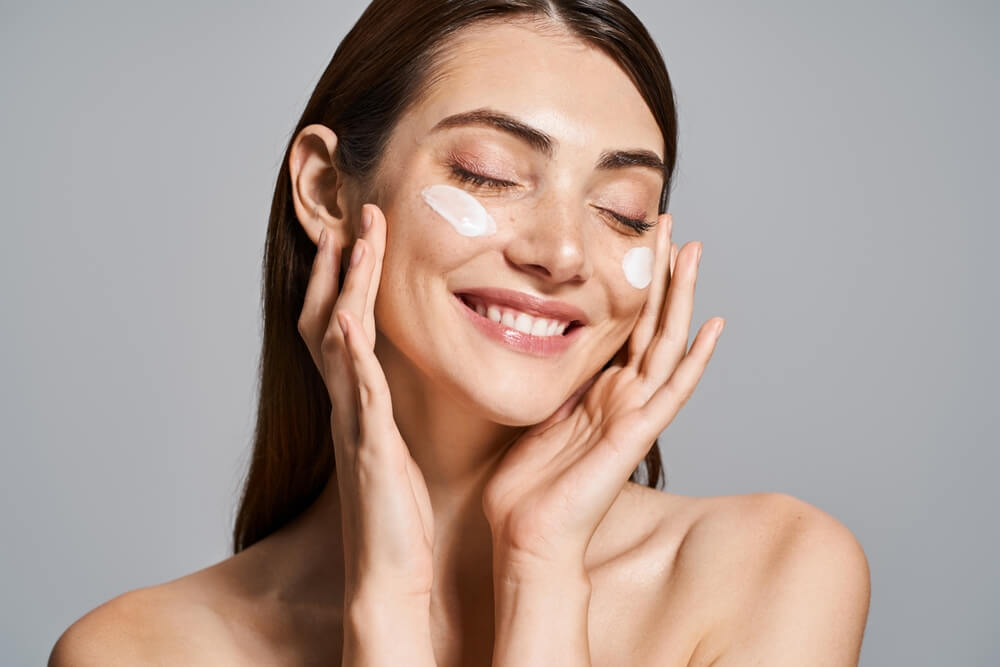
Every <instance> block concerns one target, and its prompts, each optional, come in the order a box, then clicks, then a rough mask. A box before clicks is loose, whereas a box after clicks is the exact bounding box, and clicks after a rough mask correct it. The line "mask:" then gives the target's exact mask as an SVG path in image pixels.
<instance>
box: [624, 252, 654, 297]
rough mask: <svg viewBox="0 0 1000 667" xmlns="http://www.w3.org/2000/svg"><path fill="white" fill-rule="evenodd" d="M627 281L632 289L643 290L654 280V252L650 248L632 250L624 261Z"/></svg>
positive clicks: (626, 254)
mask: <svg viewBox="0 0 1000 667" xmlns="http://www.w3.org/2000/svg"><path fill="white" fill-rule="evenodd" d="M622 269H623V270H624V271H625V280H627V281H628V282H629V284H630V285H632V287H635V288H637V289H643V288H644V287H646V286H647V285H649V283H650V282H651V281H652V280H653V251H652V250H651V249H649V248H646V247H642V248H632V249H631V250H629V251H628V252H627V253H625V257H624V258H623V259H622Z"/></svg>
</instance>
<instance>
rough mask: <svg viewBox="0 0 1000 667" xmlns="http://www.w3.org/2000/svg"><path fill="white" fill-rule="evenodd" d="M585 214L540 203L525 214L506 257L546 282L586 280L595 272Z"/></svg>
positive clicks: (517, 226) (568, 207)
mask: <svg viewBox="0 0 1000 667" xmlns="http://www.w3.org/2000/svg"><path fill="white" fill-rule="evenodd" d="M585 222H586V220H585V218H584V216H583V214H582V213H581V212H579V211H577V210H576V209H574V208H573V207H571V206H541V205H539V206H537V207H535V208H534V209H533V210H531V211H530V212H526V213H525V214H523V218H522V220H521V224H516V225H515V227H516V233H515V235H514V237H513V238H512V239H511V241H510V243H508V244H507V246H506V248H505V249H504V254H505V255H506V257H507V260H508V261H509V262H511V263H512V264H514V265H515V266H517V267H518V268H519V269H521V270H522V271H525V272H527V273H530V274H532V275H536V276H539V277H541V278H543V279H544V280H545V281H547V282H553V283H564V282H584V281H586V280H587V279H588V278H590V275H591V273H592V267H591V258H590V254H589V253H588V252H587V239H586V234H585V229H584V223H585Z"/></svg>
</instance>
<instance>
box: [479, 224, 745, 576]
mask: <svg viewBox="0 0 1000 667" xmlns="http://www.w3.org/2000/svg"><path fill="white" fill-rule="evenodd" d="M671 226H672V218H671V216H670V215H669V214H664V215H663V216H661V220H660V225H659V226H658V234H657V240H656V245H657V247H656V259H655V267H654V270H653V281H652V283H651V285H652V287H651V289H650V293H649V295H648V298H647V301H646V304H645V306H644V307H643V310H642V312H641V314H640V315H639V318H638V320H637V321H636V324H635V327H634V328H633V330H632V333H631V335H630V337H629V339H628V341H627V342H626V344H625V345H624V346H623V347H622V349H621V351H620V352H619V353H618V355H616V357H615V359H614V361H613V363H612V364H611V366H610V367H609V368H607V369H606V370H603V371H601V372H599V373H597V374H596V375H595V376H594V377H592V378H590V379H589V380H588V381H587V382H586V383H585V384H584V385H583V386H582V387H580V388H579V389H578V390H577V391H576V392H575V393H574V394H573V395H572V396H570V398H569V399H567V400H566V401H565V403H564V404H563V405H562V406H561V407H560V408H559V409H558V410H557V411H556V412H555V413H554V414H553V415H552V416H550V417H549V418H548V419H546V420H545V421H544V422H542V423H541V424H537V425H535V426H533V427H531V428H530V429H528V430H527V431H526V432H525V433H523V434H522V435H521V436H520V437H519V438H518V439H517V440H516V441H515V442H514V443H513V444H512V445H511V447H510V450H509V451H508V452H507V454H506V455H505V456H504V458H503V460H501V462H500V463H499V464H498V468H497V470H496V472H495V473H494V474H493V476H492V477H491V478H490V479H489V481H488V483H487V485H486V488H485V490H484V493H483V511H484V513H485V515H486V518H487V520H488V521H489V524H490V528H491V531H492V534H493V545H494V546H493V550H494V558H495V560H496V559H500V560H501V561H503V563H504V565H505V566H507V567H514V568H515V569H517V568H529V569H531V570H533V571H536V572H537V571H538V569H539V568H541V570H542V571H545V570H552V568H554V567H567V566H568V567H574V568H582V565H583V556H584V553H585V552H586V549H587V545H588V544H589V543H590V539H591V537H593V535H594V532H595V531H596V529H597V526H598V524H599V523H600V521H601V519H602V518H603V517H604V515H605V514H606V513H607V511H608V510H609V509H610V508H611V505H612V504H613V502H614V500H615V498H616V497H617V496H618V494H619V492H620V491H621V490H622V488H623V486H624V485H625V483H626V482H627V481H628V479H629V476H630V475H631V474H632V471H633V470H635V468H636V466H638V465H639V463H640V462H641V461H642V460H643V458H644V457H645V456H646V454H647V453H648V452H649V449H650V447H651V445H653V444H655V442H656V438H657V436H658V435H659V434H660V433H661V432H662V431H663V430H664V429H665V428H666V427H667V425H668V424H670V422H671V421H673V419H674V417H675V416H676V414H677V412H678V411H679V410H680V408H681V407H682V406H683V405H684V403H685V402H686V401H687V400H688V398H689V397H690V396H691V394H692V392H693V391H694V388H695V385H697V383H698V381H699V380H700V379H701V376H702V373H703V372H704V370H705V367H706V365H707V364H708V361H709V359H710V358H711V356H712V353H713V351H714V350H715V344H716V342H717V340H718V337H719V334H721V332H722V325H723V324H724V323H725V322H724V320H723V319H722V318H713V319H711V320H709V321H708V322H706V323H705V324H704V325H702V327H701V329H700V330H699V331H698V335H697V336H696V338H695V340H694V342H693V343H692V345H691V348H690V350H688V349H687V341H688V333H689V330H690V327H691V316H692V311H693V307H694V288H695V282H696V277H697V269H698V260H699V259H700V254H701V244H700V243H696V242H692V243H688V244H686V245H685V246H684V247H683V248H682V249H681V250H680V251H679V252H678V251H677V250H676V245H674V244H673V243H672V241H671V240H670V233H671V230H670V227H671Z"/></svg>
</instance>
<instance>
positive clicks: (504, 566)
mask: <svg viewBox="0 0 1000 667" xmlns="http://www.w3.org/2000/svg"><path fill="white" fill-rule="evenodd" d="M493 582H494V585H508V586H532V587H535V586H538V587H542V588H560V589H564V588H565V587H566V586H570V587H573V588H578V589H583V588H586V589H589V588H590V585H591V582H590V575H589V574H588V572H587V569H586V568H585V567H584V565H583V558H582V557H580V558H576V557H572V558H563V559H560V560H539V559H538V558H536V557H533V556H527V555H525V554H521V553H518V552H515V551H511V550H503V549H501V550H498V551H494V553H493Z"/></svg>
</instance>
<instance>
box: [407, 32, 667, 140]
mask: <svg viewBox="0 0 1000 667" xmlns="http://www.w3.org/2000/svg"><path fill="white" fill-rule="evenodd" d="M483 107H489V108H491V109H498V110H501V111H503V112H505V113H507V114H510V115H512V116H515V117H517V118H518V119H519V120H521V121H522V122H525V123H527V124H529V125H532V126H534V127H535V128H537V129H539V130H541V131H543V132H545V133H546V134H549V135H551V136H552V137H553V138H554V139H555V140H556V141H557V142H558V144H559V146H560V152H569V151H574V150H575V151H585V152H588V153H599V152H600V151H602V150H604V149H606V148H645V149H648V150H652V151H654V152H655V153H656V154H657V155H659V156H660V157H661V158H662V157H663V137H662V134H661V133H660V128H659V126H658V125H657V124H656V119H655V118H654V117H653V114H652V112H651V111H650V110H649V108H648V107H647V105H646V102H645V100H644V99H643V98H642V96H641V95H640V94H639V91H638V90H637V89H636V87H635V85H634V84H633V83H632V80H631V79H630V78H629V76H628V74H626V73H625V71H624V70H622V69H621V67H620V66H619V65H618V64H617V63H616V62H615V61H614V60H613V59H612V58H611V57H610V56H608V55H606V54H605V53H604V52H603V51H601V50H600V49H598V48H596V47H594V46H591V45H589V44H587V43H585V42H583V41H581V40H580V39H579V38H576V37H575V36H572V35H571V34H569V33H566V32H565V31H563V30H561V29H559V28H556V27H553V26H545V27H544V28H542V27H539V26H538V25H536V24H533V23H527V22H518V23H504V24H499V23H495V22H480V23H478V24H474V25H472V26H469V27H467V28H464V29H463V30H461V31H460V32H459V33H457V34H456V35H455V36H453V37H452V38H450V39H449V40H448V42H447V44H446V45H445V48H444V51H443V53H442V55H441V57H440V58H439V60H438V63H437V66H436V67H435V70H434V72H432V75H431V77H430V81H429V86H428V89H427V90H426V91H425V95H424V97H423V100H422V101H421V102H420V103H419V104H417V105H416V106H415V107H414V108H413V109H411V111H410V113H409V114H408V119H407V122H406V124H407V125H409V126H410V127H409V128H408V129H409V131H411V132H415V133H416V134H417V136H418V137H420V136H423V135H424V134H426V133H427V132H428V131H430V129H431V128H432V127H433V126H434V124H435V123H437V122H438V121H439V120H440V119H442V118H444V117H445V116H449V115H451V114H455V113H460V112H463V111H469V110H472V109H478V108H483ZM418 140H419V139H418Z"/></svg>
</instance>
